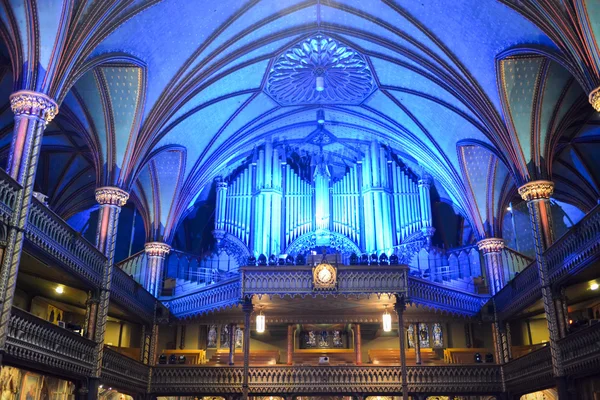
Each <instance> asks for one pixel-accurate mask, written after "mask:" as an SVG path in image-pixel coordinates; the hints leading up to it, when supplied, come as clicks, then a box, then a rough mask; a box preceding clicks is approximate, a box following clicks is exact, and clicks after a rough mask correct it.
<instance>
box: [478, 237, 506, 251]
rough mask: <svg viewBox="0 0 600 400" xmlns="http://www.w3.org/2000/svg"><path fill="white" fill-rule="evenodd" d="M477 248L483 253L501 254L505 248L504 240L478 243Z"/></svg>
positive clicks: (489, 240)
mask: <svg viewBox="0 0 600 400" xmlns="http://www.w3.org/2000/svg"><path fill="white" fill-rule="evenodd" d="M477 248H478V249H479V250H480V251H482V252H483V254H488V253H499V252H501V251H502V249H503V248H504V240H503V239H499V238H487V239H483V240H480V241H479V242H477Z"/></svg>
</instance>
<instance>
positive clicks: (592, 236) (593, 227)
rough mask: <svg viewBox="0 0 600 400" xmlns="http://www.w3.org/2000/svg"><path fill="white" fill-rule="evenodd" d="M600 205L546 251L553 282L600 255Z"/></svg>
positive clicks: (571, 273) (583, 266)
mask: <svg viewBox="0 0 600 400" xmlns="http://www.w3.org/2000/svg"><path fill="white" fill-rule="evenodd" d="M599 250H600V205H599V206H596V207H594V208H593V209H592V210H591V211H590V212H589V213H587V214H586V216H585V217H583V219H582V220H581V221H579V222H578V223H577V224H575V226H573V227H572V228H571V229H569V230H568V231H567V232H566V233H565V234H564V235H563V236H562V237H561V238H560V239H558V240H557V241H556V242H554V243H553V244H552V246H550V248H549V249H548V250H546V252H545V253H544V256H545V257H546V260H547V263H548V271H549V273H550V281H551V282H552V283H554V282H556V281H558V280H560V279H561V278H562V277H565V276H568V275H573V274H574V273H576V272H577V271H578V270H579V269H581V268H585V267H586V266H587V265H589V264H590V262H592V261H594V260H597V259H598V258H599V257H600V251H599Z"/></svg>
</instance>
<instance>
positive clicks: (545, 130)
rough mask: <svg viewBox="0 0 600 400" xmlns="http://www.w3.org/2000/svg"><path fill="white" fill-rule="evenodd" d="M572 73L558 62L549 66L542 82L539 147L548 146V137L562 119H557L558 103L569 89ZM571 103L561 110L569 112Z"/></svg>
mask: <svg viewBox="0 0 600 400" xmlns="http://www.w3.org/2000/svg"><path fill="white" fill-rule="evenodd" d="M570 78H571V74H570V73H569V72H568V71H567V70H565V69H564V68H563V67H561V66H560V65H559V64H557V63H551V64H550V65H549V66H548V70H547V72H546V77H545V79H544V80H543V82H541V85H542V87H541V88H540V89H541V90H540V96H541V97H542V98H541V99H540V102H541V108H540V113H539V114H540V115H539V118H540V120H539V124H540V127H539V142H538V143H536V145H537V146H541V147H539V148H542V149H543V148H544V147H545V146H546V139H547V138H548V136H549V133H551V132H553V131H554V129H555V127H556V125H558V123H559V122H560V119H557V120H555V118H554V117H555V112H556V111H557V108H558V107H557V105H558V103H559V102H560V101H561V97H562V94H563V92H565V91H566V90H568V86H567V85H568V84H569V82H570ZM570 105H571V104H564V107H560V109H561V110H563V111H564V112H567V111H568V110H569V108H570V107H569V106H570Z"/></svg>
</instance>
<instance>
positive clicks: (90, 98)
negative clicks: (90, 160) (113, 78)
mask: <svg viewBox="0 0 600 400" xmlns="http://www.w3.org/2000/svg"><path fill="white" fill-rule="evenodd" d="M74 93H75V94H76V97H73V98H72V99H71V96H67V97H66V99H65V103H66V104H67V106H69V108H70V109H71V110H72V111H73V112H75V113H79V112H81V113H84V114H85V115H86V116H89V117H91V119H92V120H91V121H90V122H91V123H92V124H93V129H92V131H93V133H95V134H96V140H97V142H98V144H99V145H100V150H101V151H102V160H104V162H105V163H106V161H107V158H106V155H107V154H108V143H107V141H106V138H107V136H108V127H107V126H106V121H105V116H104V106H103V104H102V98H101V96H100V89H99V87H98V81H97V79H96V76H95V74H94V73H93V72H88V73H87V74H85V75H84V76H82V77H81V78H80V79H79V80H78V81H77V83H76V84H75V88H74ZM75 100H76V101H75ZM77 103H79V104H77ZM79 110H81V111H79ZM81 119H82V118H80V120H81Z"/></svg>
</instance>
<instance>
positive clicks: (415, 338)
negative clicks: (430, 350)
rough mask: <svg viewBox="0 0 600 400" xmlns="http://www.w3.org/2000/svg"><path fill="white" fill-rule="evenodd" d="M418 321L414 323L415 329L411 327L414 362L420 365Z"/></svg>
mask: <svg viewBox="0 0 600 400" xmlns="http://www.w3.org/2000/svg"><path fill="white" fill-rule="evenodd" d="M420 325H421V323H420V322H417V323H415V326H416V328H417V329H413V343H414V344H415V362H416V364H417V365H421V337H420V335H419V333H420V330H419V326H420Z"/></svg>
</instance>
